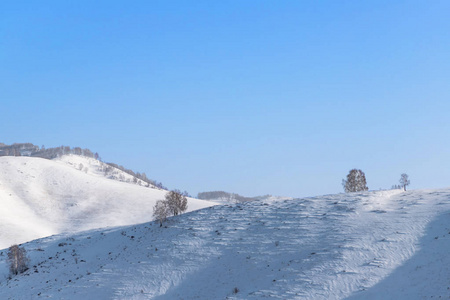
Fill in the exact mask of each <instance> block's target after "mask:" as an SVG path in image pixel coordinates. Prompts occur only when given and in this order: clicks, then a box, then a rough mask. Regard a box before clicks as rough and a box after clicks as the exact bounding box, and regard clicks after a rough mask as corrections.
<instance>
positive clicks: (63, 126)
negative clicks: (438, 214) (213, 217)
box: [0, 1, 450, 197]
mask: <svg viewBox="0 0 450 300" xmlns="http://www.w3.org/2000/svg"><path fill="white" fill-rule="evenodd" d="M93 2H94V1H2V2H1V4H0V104H1V106H0V111H1V120H0V125H1V128H0V142H4V143H14V142H32V143H35V144H38V145H45V146H47V147H53V146H59V145H70V146H80V147H85V148H90V149H91V150H93V151H97V152H99V153H100V155H101V156H102V157H103V159H104V160H105V161H111V162H115V163H118V164H122V165H124V166H126V167H128V168H131V169H133V170H135V171H139V172H146V173H147V175H148V176H149V177H150V178H153V179H156V180H158V181H162V182H163V183H164V184H165V185H166V186H168V187H169V188H179V189H182V190H187V191H189V192H190V193H191V194H196V193H197V192H200V191H208V190H226V191H231V192H237V193H241V194H244V195H248V196H251V195H259V194H273V195H286V196H298V197H300V196H309V195H320V194H328V193H337V192H341V191H342V187H341V179H342V178H344V177H345V176H346V174H347V173H348V171H349V170H350V169H352V168H360V169H362V170H363V171H364V172H365V173H366V177H367V181H368V186H369V188H370V189H379V188H389V187H391V186H392V185H393V184H396V183H398V179H399V178H400V174H401V173H403V172H406V173H408V174H409V175H410V178H411V188H434V187H448V186H450V182H449V178H450V158H449V149H450V136H449V135H450V121H449V117H448V115H449V113H450V97H449V96H450V89H449V82H450V18H448V16H449V14H450V2H449V1H133V2H130V1H95V3H93Z"/></svg>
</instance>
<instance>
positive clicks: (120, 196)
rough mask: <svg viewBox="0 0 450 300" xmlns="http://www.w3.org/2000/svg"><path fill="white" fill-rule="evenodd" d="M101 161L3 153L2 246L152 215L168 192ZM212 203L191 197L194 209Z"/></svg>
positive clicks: (133, 221)
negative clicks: (106, 168) (113, 175)
mask: <svg viewBox="0 0 450 300" xmlns="http://www.w3.org/2000/svg"><path fill="white" fill-rule="evenodd" d="M97 163H100V162H98V161H96V160H94V159H90V158H85V157H80V156H75V155H70V156H63V157H62V158H61V159H59V160H47V159H42V158H31V157H11V156H5V157H0V205H1V209H0V248H5V247H9V246H10V245H11V244H13V243H22V242H26V241H30V240H33V239H36V238H41V237H45V236H49V235H52V234H58V233H62V232H74V231H81V230H88V229H93V228H101V227H107V226H121V225H129V224H136V223H142V222H145V221H149V220H152V218H153V216H152V214H153V206H154V203H155V202H156V201H157V200H159V199H164V195H165V193H166V192H167V191H164V190H159V189H153V188H147V187H142V186H139V184H129V183H126V182H120V181H116V180H111V179H108V178H105V177H104V175H103V174H101V172H99V171H98V169H96V168H95V167H94V166H95V164H97ZM80 164H83V168H81V170H79V165H80ZM85 168H88V170H86V169H85ZM117 171H118V172H117V174H118V175H122V176H123V177H124V178H125V179H129V178H128V177H126V176H130V175H128V174H122V173H123V172H122V171H120V170H117ZM120 172H122V173H120ZM122 176H121V177H122ZM211 205H213V203H211V202H208V201H202V200H197V199H191V198H189V200H188V210H189V211H191V210H196V209H200V208H204V207H208V206H211Z"/></svg>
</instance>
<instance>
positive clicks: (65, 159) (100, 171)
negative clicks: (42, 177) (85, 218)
mask: <svg viewBox="0 0 450 300" xmlns="http://www.w3.org/2000/svg"><path fill="white" fill-rule="evenodd" d="M53 161H56V162H60V163H63V164H65V165H68V166H71V167H73V168H74V169H76V170H79V171H81V172H84V173H86V174H89V175H93V176H97V177H105V178H108V179H113V180H117V181H122V182H127V183H131V184H136V185H140V186H144V187H150V188H153V189H160V188H157V187H156V186H154V185H152V184H150V183H147V182H144V181H143V180H141V179H139V178H136V177H135V176H133V175H130V174H128V173H126V172H124V171H122V170H119V169H117V168H115V167H113V166H110V165H108V164H107V163H104V162H102V161H99V160H97V159H95V158H92V157H87V156H82V155H75V154H67V155H63V156H60V157H57V158H54V159H53ZM160 190H161V189H160Z"/></svg>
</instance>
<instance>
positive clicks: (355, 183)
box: [342, 169, 369, 193]
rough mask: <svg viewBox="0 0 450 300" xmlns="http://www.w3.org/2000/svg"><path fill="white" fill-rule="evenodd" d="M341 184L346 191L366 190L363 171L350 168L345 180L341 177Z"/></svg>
mask: <svg viewBox="0 0 450 300" xmlns="http://www.w3.org/2000/svg"><path fill="white" fill-rule="evenodd" d="M342 186H343V187H344V190H345V192H346V193H351V192H362V191H367V190H369V188H368V187H367V182H366V175H365V174H364V172H363V171H361V170H358V169H352V170H350V172H349V173H348V175H347V180H345V179H342Z"/></svg>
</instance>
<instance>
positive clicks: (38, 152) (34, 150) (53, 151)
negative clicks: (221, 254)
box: [0, 143, 167, 190]
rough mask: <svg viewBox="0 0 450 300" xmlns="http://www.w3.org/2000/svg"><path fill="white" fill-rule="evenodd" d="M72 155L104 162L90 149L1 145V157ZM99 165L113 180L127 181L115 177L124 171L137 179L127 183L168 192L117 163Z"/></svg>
mask: <svg viewBox="0 0 450 300" xmlns="http://www.w3.org/2000/svg"><path fill="white" fill-rule="evenodd" d="M70 154H73V155H79V156H84V157H87V158H93V159H95V160H98V161H99V162H102V159H101V157H100V155H99V154H98V153H97V152H95V153H94V152H93V151H91V150H89V149H82V148H80V147H72V148H71V147H69V146H60V147H53V148H45V147H44V146H42V147H39V146H37V145H33V144H32V143H14V144H12V145H5V144H3V143H0V156H30V157H40V158H45V159H57V158H61V157H63V156H65V155H70ZM99 165H100V167H101V168H102V172H105V176H106V177H109V178H111V179H116V180H120V181H125V180H122V177H119V176H114V175H117V174H116V173H117V172H116V170H114V169H119V170H120V171H123V172H125V173H127V174H129V175H131V176H132V177H135V179H131V180H129V181H127V182H130V183H135V184H140V185H143V186H147V187H154V188H159V189H164V190H167V188H166V187H165V186H164V185H163V184H162V183H161V182H158V181H156V180H152V179H150V178H148V177H147V175H146V174H145V173H139V172H134V171H132V170H130V169H127V168H125V167H123V166H121V165H118V164H115V163H108V162H105V163H103V162H102V163H101V164H99ZM111 173H114V174H111ZM141 183H144V184H141Z"/></svg>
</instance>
